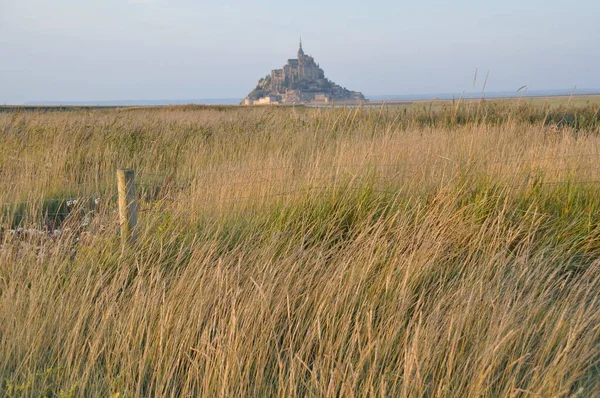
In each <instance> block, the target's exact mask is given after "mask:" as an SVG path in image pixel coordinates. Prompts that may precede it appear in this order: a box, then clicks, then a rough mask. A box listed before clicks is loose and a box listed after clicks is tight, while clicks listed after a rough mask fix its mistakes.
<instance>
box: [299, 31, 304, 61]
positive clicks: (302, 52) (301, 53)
mask: <svg viewBox="0 0 600 398" xmlns="http://www.w3.org/2000/svg"><path fill="white" fill-rule="evenodd" d="M302 55H304V50H303V49H302V36H300V48H299V49H298V58H300V56H302Z"/></svg>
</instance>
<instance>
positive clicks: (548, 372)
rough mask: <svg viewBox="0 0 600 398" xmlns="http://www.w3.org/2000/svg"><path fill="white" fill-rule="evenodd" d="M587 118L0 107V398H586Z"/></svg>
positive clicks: (597, 300) (595, 367)
mask: <svg viewBox="0 0 600 398" xmlns="http://www.w3.org/2000/svg"><path fill="white" fill-rule="evenodd" d="M599 125H600V117H599V113H598V107H597V105H589V106H579V107H577V108H575V107H564V106H563V107H552V109H550V108H543V107H539V106H531V105H528V104H521V103H514V102H512V103H508V102H506V103H505V102H502V103H498V104H493V103H454V104H449V103H448V104H446V105H443V106H439V105H436V106H429V105H423V106H418V107H410V108H396V109H395V108H380V109H362V108H348V109H340V108H336V109H324V108H323V109H305V108H285V107H282V108H272V107H265V108H236V107H232V108H216V107H172V108H169V107H167V108H160V109H136V110H127V109H124V110H92V111H90V110H77V111H67V112H47V113H43V112H8V113H3V114H0V205H1V206H2V213H1V217H2V223H3V224H2V225H3V227H2V230H1V232H0V234H1V236H0V245H1V246H0V375H1V377H2V380H1V381H0V395H4V396H43V395H46V396H60V395H62V396H114V397H117V396H119V397H125V396H324V397H327V396H399V397H402V396H405V397H417V396H435V397H438V396H448V397H454V396H456V397H467V396H489V397H500V396H540V397H549V396H565V397H566V396H597V395H600V368H599V365H600V364H599V361H600V327H599V325H600V166H598V165H599V164H600V163H599V162H600V130H599ZM121 167H132V168H135V170H136V173H137V176H138V177H137V178H138V182H139V183H140V187H139V192H140V217H139V225H138V228H139V231H138V232H139V233H138V235H139V238H138V240H137V244H136V246H135V247H132V248H131V249H130V250H126V251H125V252H122V251H121V249H120V241H119V237H118V236H117V234H116V231H117V229H118V225H117V224H116V223H117V218H116V215H115V213H114V201H113V200H112V197H113V195H114V190H115V171H116V169H117V168H121ZM61 198H91V200H90V201H88V204H82V203H79V202H76V203H75V205H73V202H71V203H70V206H69V207H68V208H67V207H66V205H64V206H63V205H62V204H59V205H52V203H56V201H57V200H58V199H61ZM53 201H54V202H53ZM58 203H60V202H58ZM53 206H54V207H53ZM53 212H54V213H53ZM58 213H60V214H61V215H62V216H61V217H54V218H52V214H58ZM63 213H64V214H63ZM85 217H87V218H86V222H83V219H84V218H85ZM49 223H55V225H52V227H51V228H49V227H48V225H49ZM18 227H21V228H24V231H25V230H32V229H33V230H38V231H45V230H46V229H53V230H60V233H58V234H54V233H45V232H42V233H37V234H26V233H21V234H15V233H8V231H9V230H14V229H15V228H18Z"/></svg>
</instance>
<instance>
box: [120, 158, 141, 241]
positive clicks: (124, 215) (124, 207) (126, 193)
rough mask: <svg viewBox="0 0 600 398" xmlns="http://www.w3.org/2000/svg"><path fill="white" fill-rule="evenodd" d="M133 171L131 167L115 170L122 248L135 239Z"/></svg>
mask: <svg viewBox="0 0 600 398" xmlns="http://www.w3.org/2000/svg"><path fill="white" fill-rule="evenodd" d="M134 177H135V172H134V170H133V169H119V170H117V188H118V191H119V224H120V225H121V242H122V243H123V248H125V247H127V246H128V245H129V244H131V243H133V242H134V241H135V230H134V228H135V225H136V224H137V203H136V201H135V180H134Z"/></svg>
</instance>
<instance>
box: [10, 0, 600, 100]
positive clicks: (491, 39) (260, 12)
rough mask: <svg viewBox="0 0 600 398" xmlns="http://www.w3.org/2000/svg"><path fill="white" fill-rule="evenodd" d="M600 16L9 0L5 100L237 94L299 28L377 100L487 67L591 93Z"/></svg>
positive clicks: (465, 7) (438, 0)
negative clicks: (588, 90) (589, 90)
mask: <svg viewBox="0 0 600 398" xmlns="http://www.w3.org/2000/svg"><path fill="white" fill-rule="evenodd" d="M599 16H600V1H597V0H574V1H572V2H565V1H562V0H561V1H558V0H544V1H542V0H527V1H523V0H505V1H502V2H484V1H474V0H463V1H460V0H459V1H454V2H450V1H446V0H429V1H427V0H425V1H419V2H415V1H406V2H402V1H397V0H396V1H379V2H376V3H373V2H364V1H358V0H344V1H341V0H331V1H327V2H324V1H313V0H304V1H303V2H281V1H273V0H264V1H260V2H250V1H247V0H246V1H242V0H233V1H220V2H206V1H192V0H129V1H128V0H86V1H82V0H54V1H48V0H0V103H1V104H4V103H7V104H22V103H27V102H37V103H41V102H44V101H54V102H57V103H61V102H62V103H67V102H68V103H75V102H86V101H91V102H97V103H100V102H104V101H109V102H115V101H122V100H131V101H133V102H136V101H142V102H143V101H159V102H167V103H177V102H178V101H183V102H184V103H185V101H189V100H186V99H193V98H216V99H221V100H217V102H219V101H221V102H222V101H223V100H222V99H229V100H227V101H232V102H233V101H237V100H238V99H240V98H243V97H244V96H245V95H246V94H247V93H248V92H249V91H250V90H252V88H253V87H254V86H255V85H256V82H257V80H258V79H259V78H260V77H262V76H264V75H266V74H267V73H269V72H270V70H271V69H273V68H279V67H281V66H282V65H283V64H284V63H285V61H286V60H287V59H288V58H292V57H294V55H295V53H296V50H297V47H298V39H299V36H300V35H302V39H303V43H304V49H305V51H306V52H307V53H308V54H311V55H313V56H314V57H315V60H316V61H317V62H319V63H320V65H321V67H322V68H323V69H324V70H325V73H326V75H327V76H328V77H329V78H330V79H332V80H333V81H335V82H336V83H338V84H340V85H342V86H345V87H347V88H349V89H351V90H357V91H362V92H363V93H365V95H367V96H371V97H377V96H382V95H399V96H402V95H408V94H420V95H425V96H428V95H431V96H435V95H436V94H437V93H462V92H465V91H466V92H481V91H482V89H483V85H484V81H485V80H486V79H485V78H486V75H487V74H488V71H489V77H488V79H487V84H486V88H485V91H486V92H515V91H516V90H517V89H518V88H519V87H521V86H524V85H527V87H528V91H529V92H535V91H539V90H553V89H564V90H569V89H570V88H572V87H574V86H577V87H579V88H581V89H594V88H600V74H599V73H598V67H599V66H600V51H598V48H597V46H598V43H600V29H599V28H598V25H597V24H598V21H597V19H598V17H599ZM476 70H477V79H474V77H475V71H476ZM163 99H164V100H163Z"/></svg>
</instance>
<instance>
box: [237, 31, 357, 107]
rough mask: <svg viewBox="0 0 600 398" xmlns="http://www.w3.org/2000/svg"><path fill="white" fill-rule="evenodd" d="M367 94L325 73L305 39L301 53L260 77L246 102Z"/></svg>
mask: <svg viewBox="0 0 600 398" xmlns="http://www.w3.org/2000/svg"><path fill="white" fill-rule="evenodd" d="M362 101H365V96H364V95H363V94H362V93H360V92H357V91H350V90H348V89H346V88H345V87H341V86H338V85H337V84H335V83H334V82H332V81H331V80H329V79H327V78H326V77H325V72H324V71H323V69H321V67H320V66H319V64H317V63H316V62H315V60H314V58H313V57H311V56H310V55H306V54H304V50H303V49H302V40H300V48H299V49H298V57H297V58H295V59H288V61H287V64H286V65H284V67H283V68H282V69H274V70H272V71H271V74H270V75H267V76H265V77H264V78H262V79H260V80H259V81H258V84H257V85H256V88H255V89H254V90H252V92H251V93H250V94H248V96H247V97H246V98H245V99H244V100H243V102H242V103H243V104H245V105H262V104H308V103H329V102H362Z"/></svg>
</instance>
